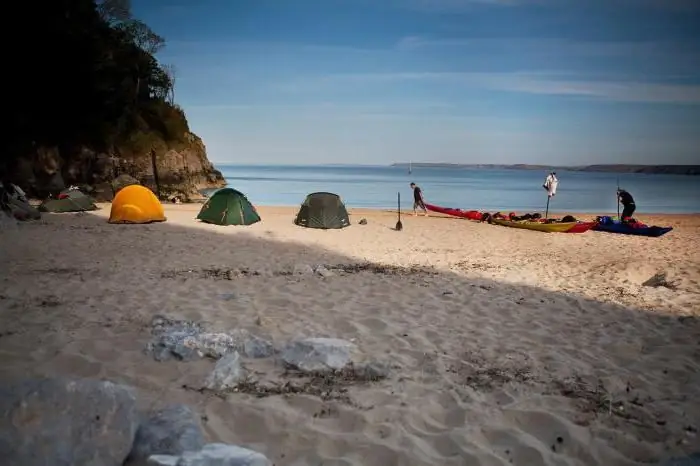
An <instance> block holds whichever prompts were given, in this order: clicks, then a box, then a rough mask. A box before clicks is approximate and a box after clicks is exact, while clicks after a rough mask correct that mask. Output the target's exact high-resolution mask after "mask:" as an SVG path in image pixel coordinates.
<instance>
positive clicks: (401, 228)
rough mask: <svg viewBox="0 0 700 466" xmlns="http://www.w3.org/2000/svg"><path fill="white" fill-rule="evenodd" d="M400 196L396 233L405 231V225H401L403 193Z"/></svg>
mask: <svg viewBox="0 0 700 466" xmlns="http://www.w3.org/2000/svg"><path fill="white" fill-rule="evenodd" d="M398 194H399V209H398V212H399V221H398V222H396V231H401V230H403V223H401V192H399V193H398Z"/></svg>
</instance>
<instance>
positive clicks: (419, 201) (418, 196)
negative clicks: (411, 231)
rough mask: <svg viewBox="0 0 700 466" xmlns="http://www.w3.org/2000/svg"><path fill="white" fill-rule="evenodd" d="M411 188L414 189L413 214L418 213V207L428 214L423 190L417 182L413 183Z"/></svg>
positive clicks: (424, 213)
mask: <svg viewBox="0 0 700 466" xmlns="http://www.w3.org/2000/svg"><path fill="white" fill-rule="evenodd" d="M411 189H413V216H414V217H415V216H416V215H418V212H417V209H418V207H420V208H421V210H423V215H425V216H426V217H427V216H428V209H427V208H426V207H425V200H424V199H423V190H421V189H420V187H419V186H417V185H416V183H411Z"/></svg>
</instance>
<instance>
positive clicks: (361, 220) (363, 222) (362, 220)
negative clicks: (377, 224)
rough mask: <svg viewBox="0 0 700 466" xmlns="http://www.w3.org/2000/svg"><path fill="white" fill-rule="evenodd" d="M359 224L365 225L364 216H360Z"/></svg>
mask: <svg viewBox="0 0 700 466" xmlns="http://www.w3.org/2000/svg"><path fill="white" fill-rule="evenodd" d="M357 223H359V224H360V225H367V219H366V218H361V219H360V221H359V222H357Z"/></svg>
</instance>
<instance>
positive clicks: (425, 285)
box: [0, 214, 700, 466]
mask: <svg viewBox="0 0 700 466" xmlns="http://www.w3.org/2000/svg"><path fill="white" fill-rule="evenodd" d="M192 221H193V222H195V220H194V219H193V220H192ZM385 223H386V225H379V224H376V226H371V227H372V228H375V227H376V228H384V226H388V225H390V224H392V221H391V219H389V218H387V219H386V222H385ZM47 228H50V229H51V231H52V232H53V233H52V236H49V235H47V234H46V231H45V230H46V229H47ZM350 228H363V227H358V226H357V225H353V226H351V227H350ZM364 228H365V229H364V231H363V233H361V234H358V235H359V236H361V238H359V239H358V240H360V241H371V238H372V228H370V226H368V227H364ZM232 229H233V230H235V231H234V233H233V234H226V235H223V234H219V233H218V232H217V231H219V230H212V229H200V228H186V227H181V226H176V225H173V224H170V223H167V222H166V223H160V224H151V225H110V224H107V222H106V221H105V219H104V218H102V217H98V216H95V215H92V214H80V218H76V216H74V215H63V216H60V215H46V216H45V217H44V219H43V220H41V221H40V222H38V223H34V224H23V225H21V226H20V227H19V228H18V230H17V232H3V233H2V234H3V238H2V244H1V245H0V256H1V257H2V260H1V262H2V264H4V265H3V270H2V272H0V282H1V283H2V287H1V288H2V291H1V292H0V309H1V311H0V312H1V314H0V318H1V319H2V322H3V323H2V328H0V378H2V379H5V378H8V379H9V378H14V377H23V376H27V375H38V374H41V375H56V374H57V372H58V371H59V369H58V368H61V370H62V371H64V372H62V374H61V375H70V376H90V377H104V378H108V379H110V380H113V381H118V382H123V383H127V384H131V385H133V386H135V387H137V388H139V389H140V390H142V391H143V392H144V393H146V394H148V397H149V400H151V401H152V402H153V403H156V404H157V403H164V402H186V403H189V404H191V405H194V406H196V407H197V409H198V410H199V412H200V413H201V415H202V419H203V425H204V428H205V431H206V432H207V434H208V435H209V437H210V440H214V441H224V442H228V443H235V444H239V445H243V446H249V447H250V448H253V449H257V450H259V451H262V452H263V453H265V454H266V455H268V457H269V458H270V459H272V460H273V461H275V462H277V464H285V465H301V464H324V465H330V464H334V465H340V464H346V465H348V464H352V465H354V464H357V465H359V464H363V465H367V466H371V465H382V466H385V465H389V464H397V465H398V464H411V465H437V464H440V465H443V464H444V465H467V464H527V465H529V466H535V465H540V464H542V465H544V464H547V465H555V464H557V465H560V464H578V465H593V464H605V465H606V466H610V465H614V464H639V463H647V464H648V463H652V462H655V461H658V460H661V459H663V458H667V457H669V456H672V455H681V454H683V453H688V452H689V451H690V450H692V449H693V447H695V449H697V442H698V440H697V437H696V436H695V435H696V434H695V432H694V429H696V428H697V427H698V426H697V425H696V424H694V423H697V420H698V419H700V404H699V403H697V400H698V399H699V398H700V368H699V367H698V364H697V361H698V355H699V351H700V347H699V346H698V335H699V334H700V333H699V331H700V325H699V324H698V322H697V319H690V320H687V319H686V320H684V321H679V319H677V318H676V317H674V316H668V315H660V314H652V313H649V312H646V311H643V310H639V309H630V308H625V307H621V306H618V305H613V304H605V303H601V302H597V301H592V300H588V299H584V298H581V297H579V296H573V295H566V294H561V293H553V292H551V291H547V290H543V289H539V288H534V287H528V286H518V285H513V284H506V283H501V282H497V281H492V280H486V279H467V278H465V277H464V276H461V275H459V274H456V273H452V272H449V271H445V270H437V269H425V268H420V267H414V268H398V267H382V266H376V265H374V266H373V265H372V264H365V265H364V266H357V264H358V263H359V262H358V261H357V260H356V259H353V258H351V257H347V256H344V255H340V254H337V253H336V252H334V251H331V250H327V249H324V248H321V247H317V246H313V245H309V244H300V243H292V242H282V241H277V240H275V239H274V238H269V239H263V238H260V234H257V235H256V236H254V235H252V234H250V233H249V232H248V230H247V229H246V228H237V227H225V228H223V229H222V230H221V231H226V232H227V233H230V230H232ZM114 232H117V233H116V234H114ZM327 234H336V232H333V231H330V232H327ZM397 234H399V233H397ZM154 236H157V237H158V238H159V240H158V241H153V240H152V238H153V237H154ZM54 240H55V241H54ZM57 248H60V251H56V249H57ZM193 250H194V251H196V253H194V254H193V253H192V251H193ZM54 256H55V258H54ZM58 257H69V258H70V261H65V262H59V261H57V259H56V258H58ZM298 264H308V265H311V266H317V265H324V266H325V267H327V268H328V269H329V270H331V271H332V272H333V276H329V277H327V278H323V277H320V276H318V275H317V274H308V273H307V274H304V275H295V274H294V273H293V270H294V268H295V266H297V265H298ZM217 270H218V271H222V270H223V271H227V272H226V273H223V274H222V273H213V272H212V271H217ZM71 290H75V293H72V292H71ZM156 314H166V315H171V316H174V317H178V318H185V319H195V320H205V321H207V322H210V323H211V324H212V325H213V326H216V327H218V328H222V329H229V328H233V327H241V328H248V329H251V331H253V332H256V333H262V334H264V335H266V336H268V337H269V338H272V339H273V340H274V341H275V342H281V341H283V340H285V339H288V338H291V337H297V336H329V337H339V338H344V339H348V340H354V341H355V342H356V343H357V344H358V346H359V347H360V348H361V349H362V350H363V351H365V352H367V353H370V354H375V355H377V356H378V357H382V358H385V359H388V360H390V361H391V362H392V364H393V365H394V366H395V367H396V369H395V370H394V372H393V374H392V375H391V377H390V378H389V379H387V380H384V381H380V382H377V383H373V384H368V385H366V386H355V387H352V388H351V389H349V391H348V395H349V399H351V400H352V402H351V403H349V404H343V403H339V404H337V405H332V406H329V404H328V403H327V402H326V401H324V400H322V399H319V398H318V397H315V396H311V395H305V394H297V395H289V396H269V397H261V398H258V397H256V396H253V395H250V394H245V393H237V394H230V395H229V396H227V397H225V398H224V399H222V398H220V397H213V396H209V395H207V394H202V393H196V392H192V391H187V390H184V389H183V388H182V387H183V385H186V384H187V383H189V380H190V379H191V377H192V374H200V373H204V371H205V370H206V369H207V368H211V363H210V362H209V361H202V362H193V363H157V362H154V361H152V360H150V359H149V358H148V357H147V356H146V355H144V354H142V349H143V347H144V346H145V343H146V342H147V341H148V339H149V336H150V335H149V333H148V328H147V325H148V323H149V322H150V320H151V318H152V317H153V316H154V315H156ZM86 328H89V329H90V330H89V333H88V334H87V335H89V338H86V337H85V335H86V334H85V329H86ZM27 348H33V350H32V351H31V352H30V354H27V350H26V349H27ZM134 361H138V363H134ZM678 361H690V362H687V363H685V364H683V363H681V362H678ZM692 361H694V363H691V362H692ZM166 366H167V367H166ZM200 366H201V367H200ZM67 372H68V373H67ZM615 381H617V382H615ZM319 413H321V414H319ZM694 443H695V444H694ZM625 457H627V459H625Z"/></svg>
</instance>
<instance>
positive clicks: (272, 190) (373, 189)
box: [217, 165, 700, 213]
mask: <svg viewBox="0 0 700 466" xmlns="http://www.w3.org/2000/svg"><path fill="white" fill-rule="evenodd" d="M217 168H218V169H219V170H221V171H222V173H223V174H224V177H225V178H226V181H227V182H228V185H229V186H231V187H233V188H235V189H237V190H239V191H241V192H243V193H245V194H246V195H247V196H248V198H249V199H250V201H251V202H252V203H253V204H255V205H261V206H265V205H268V206H298V205H299V204H301V202H302V201H303V200H304V197H305V196H306V195H307V194H309V193H312V192H316V191H328V192H333V193H336V194H338V195H340V197H341V198H342V199H343V201H344V202H345V204H346V205H347V206H348V207H356V208H357V207H360V208H362V207H364V208H394V207H395V206H396V200H397V199H396V198H397V193H398V192H401V206H402V207H403V208H409V209H410V208H411V207H412V203H413V195H412V192H411V188H410V187H409V183H410V182H415V183H417V184H418V185H419V186H420V187H421V188H422V189H423V193H424V196H425V199H426V201H427V202H429V203H431V204H437V205H441V206H446V207H458V208H461V209H478V210H488V211H496V210H506V211H511V210H513V211H521V212H522V211H540V210H544V208H545V204H546V201H547V196H546V193H545V191H544V189H542V187H541V186H542V183H543V181H544V178H545V176H546V175H547V173H545V172H539V171H529V170H490V169H454V168H449V169H445V168H421V167H414V168H413V172H412V173H411V174H410V175H409V174H408V170H407V169H405V168H400V167H387V166H330V165H329V166H270V165H267V166H251V165H217ZM557 177H558V178H559V187H558V190H557V195H556V197H554V198H553V200H552V201H551V203H550V210H551V211H553V212H557V211H566V212H581V213H602V212H615V211H616V210H617V204H616V198H615V190H616V187H617V180H618V177H619V181H620V186H621V187H623V188H625V189H627V190H628V191H629V192H630V193H632V195H633V196H634V198H635V201H636V202H637V212H639V213H644V212H647V213H659V212H664V213H697V212H700V177H697V176H681V175H642V174H624V173H623V174H619V175H618V174H617V173H584V172H567V171H557Z"/></svg>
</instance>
